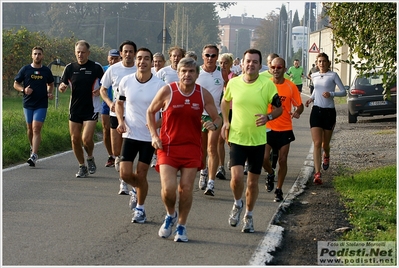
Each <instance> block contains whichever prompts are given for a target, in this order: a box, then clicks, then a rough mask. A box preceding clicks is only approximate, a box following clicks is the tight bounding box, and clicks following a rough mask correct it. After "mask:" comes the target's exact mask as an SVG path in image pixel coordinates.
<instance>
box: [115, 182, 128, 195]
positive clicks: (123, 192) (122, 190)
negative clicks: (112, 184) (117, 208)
mask: <svg viewBox="0 0 399 268" xmlns="http://www.w3.org/2000/svg"><path fill="white" fill-rule="evenodd" d="M119 181H120V182H121V183H120V184H119V192H118V194H120V195H129V188H128V187H127V183H126V182H124V181H123V180H122V179H119Z"/></svg>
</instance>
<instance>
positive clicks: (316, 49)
mask: <svg viewBox="0 0 399 268" xmlns="http://www.w3.org/2000/svg"><path fill="white" fill-rule="evenodd" d="M309 52H310V53H320V49H319V48H318V47H317V45H316V43H313V45H312V46H311V47H310V49H309Z"/></svg>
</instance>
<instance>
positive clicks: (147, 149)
mask: <svg viewBox="0 0 399 268" xmlns="http://www.w3.org/2000/svg"><path fill="white" fill-rule="evenodd" d="M154 151H155V149H154V147H152V145H151V142H149V141H138V140H133V139H127V138H123V142H122V153H121V161H129V162H134V159H135V158H136V156H137V153H138V154H139V161H140V162H142V163H144V164H147V165H149V164H150V163H151V160H152V155H153V154H154Z"/></svg>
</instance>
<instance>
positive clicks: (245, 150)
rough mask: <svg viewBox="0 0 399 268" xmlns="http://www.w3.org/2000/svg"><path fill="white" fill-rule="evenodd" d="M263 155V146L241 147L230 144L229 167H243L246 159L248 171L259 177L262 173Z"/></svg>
mask: <svg viewBox="0 0 399 268" xmlns="http://www.w3.org/2000/svg"><path fill="white" fill-rule="evenodd" d="M264 154H265V145H264V144H262V145H258V146H242V145H238V144H234V143H232V144H231V147H230V163H231V166H237V165H241V166H244V165H245V161H246V160H247V159H248V171H249V172H251V173H254V174H258V175H259V174H260V173H261V172H262V165H263V157H264Z"/></svg>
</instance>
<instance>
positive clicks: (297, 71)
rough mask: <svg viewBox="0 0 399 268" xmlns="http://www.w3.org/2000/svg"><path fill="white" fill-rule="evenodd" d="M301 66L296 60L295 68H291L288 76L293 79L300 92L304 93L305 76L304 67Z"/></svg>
mask: <svg viewBox="0 0 399 268" xmlns="http://www.w3.org/2000/svg"><path fill="white" fill-rule="evenodd" d="M299 65H300V64H299V60H298V59H295V60H294V66H291V67H290V68H289V69H288V72H287V74H288V75H289V76H290V77H291V81H292V82H293V83H294V84H295V85H296V87H297V88H298V90H299V92H302V78H303V77H304V75H303V67H302V66H299Z"/></svg>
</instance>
